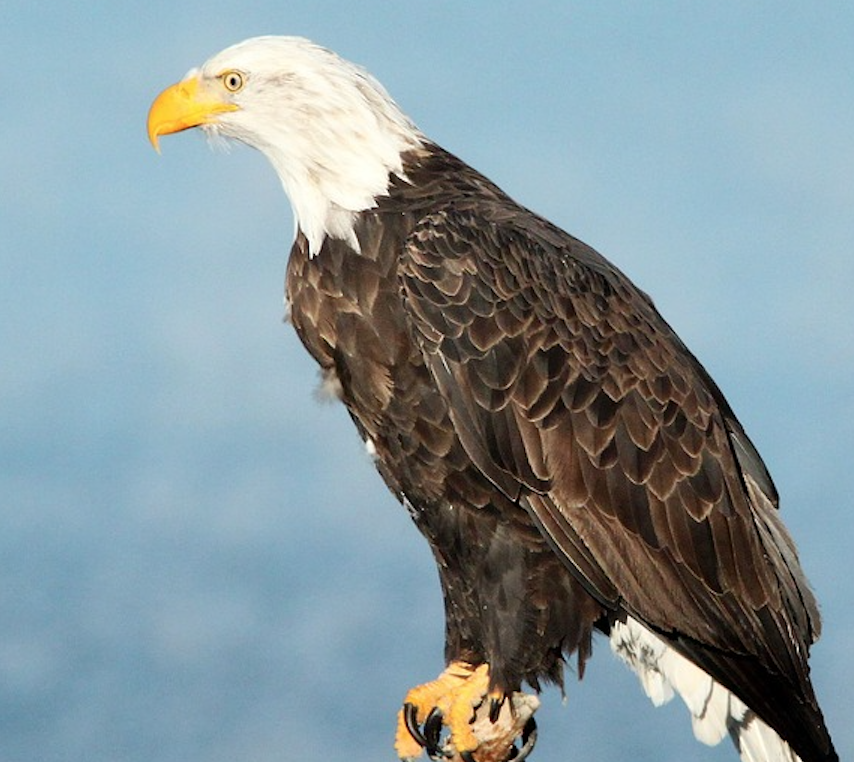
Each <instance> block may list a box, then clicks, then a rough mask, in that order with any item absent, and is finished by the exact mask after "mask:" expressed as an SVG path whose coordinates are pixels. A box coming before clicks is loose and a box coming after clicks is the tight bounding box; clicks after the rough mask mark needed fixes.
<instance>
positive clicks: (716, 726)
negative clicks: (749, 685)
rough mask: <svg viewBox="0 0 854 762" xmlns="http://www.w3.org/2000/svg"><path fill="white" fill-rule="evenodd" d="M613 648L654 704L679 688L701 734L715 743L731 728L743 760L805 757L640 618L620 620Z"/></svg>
mask: <svg viewBox="0 0 854 762" xmlns="http://www.w3.org/2000/svg"><path fill="white" fill-rule="evenodd" d="M611 648H612V649H613V651H614V653H615V654H617V656H619V657H620V658H621V659H622V660H623V661H624V662H626V664H628V665H629V666H630V667H631V668H632V669H633V670H634V671H635V673H636V674H637V676H638V678H639V679H640V682H641V686H642V687H643V689H644V692H645V693H646V695H647V696H649V698H650V700H651V701H652V703H653V704H655V705H656V706H661V705H662V704H666V703H667V702H668V701H670V699H672V698H673V696H674V694H679V696H680V697H681V698H682V700H683V701H684V702H685V705H686V706H687V707H688V711H689V712H690V713H691V724H692V726H693V729H694V735H695V736H696V737H697V740H699V741H702V742H703V743H705V744H708V745H709V746H714V745H715V744H718V743H720V741H721V739H722V738H723V737H724V736H726V735H727V734H729V735H730V736H731V738H732V740H733V742H734V743H735V745H736V748H737V749H738V751H739V754H740V755H741V759H742V760H743V762H799V759H798V757H797V756H795V754H794V752H793V751H792V750H791V749H790V748H789V745H788V744H787V743H786V742H785V741H783V740H782V739H781V738H780V736H778V735H777V733H775V732H774V731H773V730H772V729H771V728H770V727H769V726H768V725H766V724H765V723H764V722H763V721H762V720H760V719H759V717H757V716H756V714H754V712H753V711H751V710H750V709H749V708H748V707H747V706H745V704H744V702H743V701H741V700H740V699H739V698H738V697H736V696H734V695H733V694H732V693H731V692H730V691H728V690H727V689H726V688H724V687H723V686H722V685H721V684H720V683H718V682H716V681H715V680H714V679H713V678H712V677H711V676H710V675H709V674H707V673H706V672H704V671H703V670H702V669H700V668H699V667H698V666H697V665H696V664H694V663H693V662H691V661H689V660H688V659H686V658H685V657H684V656H682V654H680V653H679V652H678V651H676V650H675V649H674V648H672V647H671V646H669V645H668V644H667V643H666V642H665V641H664V640H662V639H661V638H660V637H659V636H658V635H656V634H655V633H653V632H652V631H651V630H649V629H648V628H646V627H644V625H642V624H641V623H640V622H638V621H637V620H635V619H632V618H631V617H629V618H628V619H627V620H626V622H625V623H623V622H617V623H615V624H614V626H613V627H612V628H611Z"/></svg>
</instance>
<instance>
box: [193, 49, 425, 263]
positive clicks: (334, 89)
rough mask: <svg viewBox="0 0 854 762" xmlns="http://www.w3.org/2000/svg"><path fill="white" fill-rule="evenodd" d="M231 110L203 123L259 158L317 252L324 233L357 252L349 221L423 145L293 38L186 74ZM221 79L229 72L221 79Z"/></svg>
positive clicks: (394, 112)
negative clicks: (226, 100) (214, 87)
mask: <svg viewBox="0 0 854 762" xmlns="http://www.w3.org/2000/svg"><path fill="white" fill-rule="evenodd" d="M191 74H194V75H196V76H198V77H199V78H200V80H201V81H202V82H203V83H205V82H211V81H215V80H220V82H221V86H223V87H226V88H228V89H229V90H230V91H231V93H230V99H231V101H232V102H233V103H234V104H235V105H236V106H237V107H238V108H237V109H236V110H234V111H229V112H227V113H223V114H220V115H218V117H217V119H216V121H214V122H211V123H209V124H205V125H203V128H204V129H205V130H206V131H207V132H208V133H209V134H210V135H215V136H223V137H228V138H234V139H236V140H239V141H241V142H243V143H246V144H247V145H250V146H252V147H253V148H257V149H258V150H259V151H261V152H263V153H264V154H265V155H266V156H267V158H268V159H269V160H270V162H271V163H272V164H273V167H274V168H275V169H276V172H277V173H278V175H279V178H280V179H281V181H282V184H283V185H284V188H285V192H286V193H287V194H288V197H289V198H290V200H291V204H292V206H293V209H294V215H295V217H296V223H297V224H298V225H299V228H300V229H301V230H302V231H303V233H304V234H305V236H306V238H307V239H308V241H309V246H310V251H311V253H312V254H316V253H317V252H318V251H319V250H320V247H321V246H322V245H323V240H324V238H325V237H326V236H327V235H329V236H332V237H334V238H341V239H344V240H347V241H348V242H350V244H351V245H352V246H353V247H354V248H356V249H358V243H357V241H356V237H355V234H354V232H353V223H354V219H355V215H356V214H357V213H358V212H360V211H362V210H364V209H370V208H371V207H373V206H375V204H376V198H377V197H378V196H381V195H382V194H383V193H385V191H386V190H387V187H388V181H389V174H390V173H392V174H400V173H401V172H402V162H401V154H402V153H403V152H405V151H408V150H410V149H413V148H417V147H418V146H419V145H421V144H422V142H423V140H424V138H423V136H422V135H421V133H420V132H419V131H418V129H417V128H416V127H415V125H413V124H412V122H411V121H410V120H409V119H408V118H407V117H406V116H405V115H404V114H403V112H402V111H401V110H400V109H399V108H398V106H397V104H395V102H394V101H393V100H392V99H391V97H390V96H389V95H388V93H387V92H386V91H385V89H384V88H383V87H382V85H381V84H380V83H379V82H377V81H376V80H375V79H374V78H373V77H372V76H371V75H370V74H368V73H367V72H366V71H364V70H363V69H361V68H360V67H358V66H356V65H354V64H352V63H350V62H348V61H345V60H344V59H342V58H341V57H339V56H338V55H336V54H335V53H333V52H332V51H330V50H327V49H325V48H322V47H320V46H318V45H315V44H314V43H312V42H310V41H308V40H306V39H303V38H300V37H255V38H252V39H249V40H245V41H244V42H241V43H238V44H237V45H234V46H232V47H230V48H226V49H225V50H223V51H222V52H221V53H218V54H217V55H215V56H214V57H213V58H211V59H210V60H209V61H208V62H207V63H205V64H204V65H203V66H202V67H201V69H200V70H198V71H196V72H192V73H191ZM228 74H232V75H234V74H236V75H237V78H236V79H229V78H228V77H227V75H228Z"/></svg>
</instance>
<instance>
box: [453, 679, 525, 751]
mask: <svg viewBox="0 0 854 762" xmlns="http://www.w3.org/2000/svg"><path fill="white" fill-rule="evenodd" d="M539 706H540V700H539V699H538V698H537V697H536V696H534V695H531V694H527V693H519V692H517V693H514V694H513V695H512V696H510V697H509V698H508V699H507V700H506V701H505V702H504V704H503V705H502V707H501V712H500V713H499V715H498V719H497V720H496V721H495V722H492V721H491V720H490V719H489V701H488V700H487V701H484V702H483V703H482V704H481V705H480V706H479V707H477V709H476V710H475V717H474V722H473V723H472V730H473V731H474V734H475V737H476V738H477V740H478V747H477V751H476V752H475V753H474V754H473V756H474V758H475V762H505V760H507V759H508V758H509V757H510V754H511V753H512V751H511V750H512V748H513V744H514V742H515V741H516V740H517V739H519V738H521V736H522V733H523V731H524V729H525V726H526V725H527V724H528V721H529V720H530V719H531V718H532V717H533V716H534V712H536V711H537V709H538V708H539ZM520 743H521V741H520ZM443 750H444V751H445V753H446V754H447V755H448V757H447V759H448V760H449V762H466V760H465V759H463V757H461V756H460V755H459V754H458V753H457V751H456V749H454V748H453V744H451V743H449V742H447V741H446V743H445V746H444V749H443Z"/></svg>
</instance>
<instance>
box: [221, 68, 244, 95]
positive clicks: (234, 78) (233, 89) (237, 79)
mask: <svg viewBox="0 0 854 762" xmlns="http://www.w3.org/2000/svg"><path fill="white" fill-rule="evenodd" d="M221 79H222V84H223V85H225V89H226V90H228V91H229V92H230V93H238V92H240V91H241V90H242V89H243V85H244V84H245V80H244V77H243V74H241V73H240V72H239V71H227V72H224V73H223V74H222V75H221Z"/></svg>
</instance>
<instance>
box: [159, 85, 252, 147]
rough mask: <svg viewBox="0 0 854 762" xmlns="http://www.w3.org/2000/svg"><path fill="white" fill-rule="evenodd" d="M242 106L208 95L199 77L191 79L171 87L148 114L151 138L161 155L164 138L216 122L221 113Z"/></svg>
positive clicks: (161, 94)
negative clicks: (161, 142)
mask: <svg viewBox="0 0 854 762" xmlns="http://www.w3.org/2000/svg"><path fill="white" fill-rule="evenodd" d="M239 108H240V107H239V106H237V105H235V104H234V103H228V102H226V101H224V100H221V99H218V98H217V97H216V96H215V95H211V94H210V93H208V92H206V91H205V89H204V88H202V87H201V86H200V84H199V78H198V77H189V78H187V79H185V80H182V81H181V82H178V83H177V84H175V85H172V86H171V87H167V88H166V89H165V90H164V91H163V92H162V93H160V95H158V96H157V98H155V99H154V103H152V104H151V109H150V110H149V112H148V139H149V140H150V141H151V145H153V146H154V148H155V150H156V151H157V152H158V153H160V136H161V135H171V134H172V133H173V132H180V131H181V130H188V129H190V128H191V127H198V126H199V125H202V124H211V123H212V122H215V121H216V117H217V115H218V114H222V113H224V112H226V111H237V110H238V109H239Z"/></svg>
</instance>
